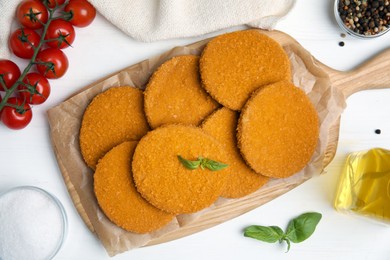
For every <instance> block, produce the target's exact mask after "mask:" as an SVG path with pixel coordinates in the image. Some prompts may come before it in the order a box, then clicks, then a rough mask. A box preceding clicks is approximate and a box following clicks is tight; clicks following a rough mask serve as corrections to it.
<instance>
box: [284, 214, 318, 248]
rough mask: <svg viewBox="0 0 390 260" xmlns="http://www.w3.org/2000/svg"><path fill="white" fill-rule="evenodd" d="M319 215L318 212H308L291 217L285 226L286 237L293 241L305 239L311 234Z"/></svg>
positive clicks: (297, 241)
mask: <svg viewBox="0 0 390 260" xmlns="http://www.w3.org/2000/svg"><path fill="white" fill-rule="evenodd" d="M321 217H322V215H321V214H320V213H317V212H308V213H304V214H302V215H300V216H298V217H296V218H294V219H292V220H291V221H290V223H289V224H288V226H287V231H286V238H288V239H289V240H290V241H291V242H293V243H299V242H302V241H304V240H306V239H307V238H309V237H310V236H311V235H312V234H313V232H314V230H315V229H316V227H317V224H318V222H320V220H321Z"/></svg>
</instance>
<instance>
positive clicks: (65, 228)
mask: <svg viewBox="0 0 390 260" xmlns="http://www.w3.org/2000/svg"><path fill="white" fill-rule="evenodd" d="M26 190H30V191H36V192H38V193H40V194H41V195H44V196H45V197H46V198H48V201H50V202H51V203H52V205H54V206H55V207H57V209H58V213H59V215H60V216H61V220H60V222H61V227H62V228H61V233H60V235H59V237H58V240H57V241H58V243H57V245H56V246H55V247H54V248H53V251H51V252H47V259H53V258H54V256H55V255H57V253H58V252H59V250H60V249H61V248H62V245H63V244H64V242H65V238H66V236H67V232H68V219H67V216H66V212H65V209H64V206H63V205H62V203H61V202H60V201H59V200H58V199H57V197H55V196H54V195H52V194H51V193H49V192H47V191H45V190H43V189H41V188H38V187H35V186H18V187H15V188H11V189H9V190H7V191H6V192H4V193H1V194H0V202H1V199H2V198H4V197H5V196H6V195H10V194H11V193H15V192H21V191H26ZM21 194H23V193H21ZM26 199H28V198H26ZM0 259H1V256H0ZM45 259H46V257H45Z"/></svg>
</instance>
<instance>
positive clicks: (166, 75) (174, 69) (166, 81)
mask: <svg viewBox="0 0 390 260" xmlns="http://www.w3.org/2000/svg"><path fill="white" fill-rule="evenodd" d="M144 94H145V114H146V117H147V119H148V122H149V125H150V126H151V127H152V128H153V129H154V128H156V127H159V126H161V125H164V124H171V123H181V124H190V125H195V126H196V125H198V124H199V123H201V122H202V120H203V119H204V118H205V117H207V116H208V115H209V114H211V113H212V112H213V111H214V110H215V109H216V108H217V107H218V106H219V105H218V103H217V102H216V101H214V100H213V99H212V98H211V97H210V96H209V95H208V94H207V92H206V91H205V90H204V89H203V88H202V87H201V82H200V76H199V57H198V56H195V55H185V56H177V57H174V58H172V59H170V60H168V61H167V62H165V63H163V64H162V65H161V66H160V67H159V68H158V69H157V70H156V71H155V72H154V73H153V75H152V77H151V79H150V80H149V82H148V85H147V86H146V90H145V92H144Z"/></svg>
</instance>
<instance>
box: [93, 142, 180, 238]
mask: <svg viewBox="0 0 390 260" xmlns="http://www.w3.org/2000/svg"><path fill="white" fill-rule="evenodd" d="M136 145H137V142H135V141H128V142H124V143H122V144H120V145H118V146H116V147H115V148H113V149H112V150H111V151H109V152H108V153H107V154H106V155H105V156H104V157H103V158H102V159H101V160H100V161H99V163H98V165H97V166H96V171H95V174H94V176H93V178H94V192H95V194H96V198H97V201H98V203H99V206H100V208H101V209H102V210H103V212H104V213H105V215H106V216H107V217H108V218H109V219H110V220H111V221H112V222H113V223H114V224H116V225H118V226H120V227H122V228H123V229H125V230H127V231H131V232H135V233H148V232H151V231H155V230H157V229H159V228H161V227H163V226H165V225H166V224H167V223H168V222H170V221H171V220H172V219H173V217H174V215H173V214H169V213H166V212H164V211H162V210H159V209H157V208H155V207H154V206H152V205H150V204H149V203H148V202H147V201H146V200H145V199H143V198H142V197H141V195H140V194H139V193H138V192H137V190H136V188H135V186H134V181H133V178H132V172H131V158H132V156H133V153H134V149H135V147H136Z"/></svg>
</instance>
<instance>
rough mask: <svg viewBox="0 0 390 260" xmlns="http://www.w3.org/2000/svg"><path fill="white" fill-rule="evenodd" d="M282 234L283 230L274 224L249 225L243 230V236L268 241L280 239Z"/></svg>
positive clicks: (272, 241)
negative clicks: (266, 225) (267, 225)
mask: <svg viewBox="0 0 390 260" xmlns="http://www.w3.org/2000/svg"><path fill="white" fill-rule="evenodd" d="M283 235H284V233H283V230H282V229H281V228H280V227H276V226H269V227H265V226H249V227H247V228H245V230H244V236H246V237H250V238H254V239H257V240H261V241H264V242H268V243H275V242H277V241H281V239H282V238H283Z"/></svg>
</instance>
